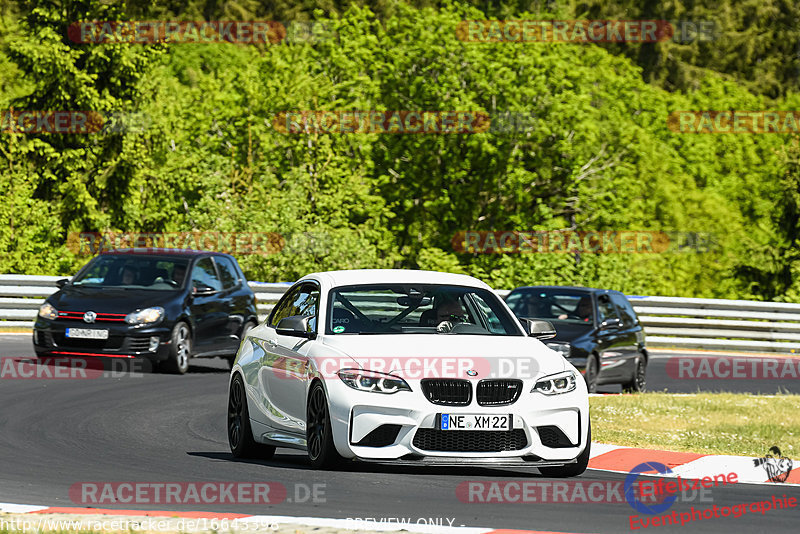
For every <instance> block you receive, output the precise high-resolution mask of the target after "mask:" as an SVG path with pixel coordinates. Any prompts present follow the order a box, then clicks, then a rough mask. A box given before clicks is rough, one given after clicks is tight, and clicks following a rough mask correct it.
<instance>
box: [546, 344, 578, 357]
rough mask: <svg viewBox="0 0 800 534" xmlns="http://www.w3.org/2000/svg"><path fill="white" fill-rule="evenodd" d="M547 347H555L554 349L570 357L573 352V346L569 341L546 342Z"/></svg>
mask: <svg viewBox="0 0 800 534" xmlns="http://www.w3.org/2000/svg"><path fill="white" fill-rule="evenodd" d="M545 345H547V348H550V349H553V350H554V351H556V352H558V353H560V354H561V355H562V356H563V357H565V358H569V357H570V354H571V353H572V347H571V346H570V344H569V343H555V342H554V343H545Z"/></svg>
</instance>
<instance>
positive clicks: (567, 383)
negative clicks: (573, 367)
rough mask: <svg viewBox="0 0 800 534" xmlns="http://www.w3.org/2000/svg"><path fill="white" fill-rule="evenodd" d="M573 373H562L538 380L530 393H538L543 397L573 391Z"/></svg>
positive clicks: (574, 383)
mask: <svg viewBox="0 0 800 534" xmlns="http://www.w3.org/2000/svg"><path fill="white" fill-rule="evenodd" d="M575 380H576V377H575V371H564V372H563V373H556V374H554V375H550V376H546V377H544V378H540V379H539V380H537V381H536V384H535V385H534V386H533V389H532V390H531V393H533V392H534V391H538V392H539V393H544V394H545V395H558V394H559V393H569V392H570V391H572V390H573V389H575V385H576V382H575Z"/></svg>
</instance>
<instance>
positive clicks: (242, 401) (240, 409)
mask: <svg viewBox="0 0 800 534" xmlns="http://www.w3.org/2000/svg"><path fill="white" fill-rule="evenodd" d="M228 445H229V446H230V448H231V453H232V454H233V456H234V457H235V458H261V459H264V460H269V459H270V458H272V456H274V454H275V447H273V446H271V445H264V444H262V443H257V442H256V440H255V439H254V438H253V429H252V428H250V412H249V411H248V410H247V394H246V393H245V389H244V381H243V380H242V375H240V374H239V373H236V375H235V376H234V377H233V380H231V386H230V389H229V391H228Z"/></svg>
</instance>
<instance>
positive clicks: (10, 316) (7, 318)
mask: <svg viewBox="0 0 800 534" xmlns="http://www.w3.org/2000/svg"><path fill="white" fill-rule="evenodd" d="M62 278H63V277H60V276H29V275H9V274H3V275H0V329H2V328H9V327H11V328H32V327H33V322H34V320H35V318H36V313H37V310H38V308H39V306H41V305H42V303H43V302H44V300H45V298H46V297H48V296H49V295H51V294H52V293H54V292H55V291H56V289H57V287H56V285H55V283H56V281H57V280H60V279H62ZM249 285H250V287H251V288H252V290H253V292H254V293H255V294H256V299H257V301H258V302H257V307H258V314H259V318H260V319H261V320H264V319H265V318H266V316H267V315H268V314H269V312H270V310H272V308H273V307H274V306H275V303H276V302H277V301H278V299H280V297H281V296H282V295H283V294H284V292H286V290H287V289H288V288H289V286H290V285H291V284H290V283H288V282H287V283H265V282H249ZM496 293H497V294H498V295H500V296H501V297H505V296H506V295H507V294H508V293H509V290H497V291H496ZM628 298H629V300H630V301H631V303H632V304H633V307H634V309H635V310H636V313H637V314H638V315H639V320H640V321H641V322H642V325H643V326H644V329H645V334H646V336H647V345H648V346H650V347H654V348H655V347H680V348H699V349H721V350H743V351H765V352H785V353H792V352H798V353H800V304H791V303H784V302H756V301H749V300H721V299H696V298H680V297H633V296H632V297H628Z"/></svg>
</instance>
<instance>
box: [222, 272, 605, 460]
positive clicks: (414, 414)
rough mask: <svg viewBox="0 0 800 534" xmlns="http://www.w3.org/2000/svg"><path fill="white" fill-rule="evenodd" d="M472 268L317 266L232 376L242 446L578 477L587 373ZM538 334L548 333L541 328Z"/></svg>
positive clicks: (584, 456)
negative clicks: (520, 469) (474, 274)
mask: <svg viewBox="0 0 800 534" xmlns="http://www.w3.org/2000/svg"><path fill="white" fill-rule="evenodd" d="M554 335H555V331H554V330H553V327H552V325H550V323H548V322H544V321H529V320H524V321H523V322H522V323H521V322H520V321H519V320H518V319H517V318H516V317H515V316H514V314H513V313H511V311H510V310H509V308H508V307H507V306H506V304H505V303H504V302H503V300H502V299H500V298H499V297H498V296H497V295H496V294H495V293H494V292H493V291H492V290H491V288H490V287H489V286H487V285H486V284H484V283H483V282H481V281H479V280H477V279H475V278H472V277H469V276H464V275H456V274H446V273H438V272H426V271H406V270H353V271H332V272H323V273H315V274H310V275H308V276H306V277H304V278H302V279H301V280H300V281H299V282H297V283H296V284H294V285H293V286H292V287H291V289H289V291H287V292H286V294H285V295H284V296H283V297H282V298H281V300H280V301H279V302H278V303H277V304H276V306H275V308H274V309H273V310H272V313H271V314H270V316H269V318H268V319H267V321H266V322H264V323H263V324H261V325H259V326H258V327H256V328H253V329H251V330H250V331H249V332H248V333H247V335H246V337H245V339H243V340H242V344H241V346H240V348H239V352H238V354H237V356H236V361H235V363H234V365H233V369H232V371H231V376H230V385H229V395H228V425H227V426H228V440H229V443H230V447H231V451H232V452H233V455H234V456H236V457H261V458H269V457H271V456H272V455H273V454H274V453H275V448H276V447H290V448H295V449H301V450H305V451H307V454H308V458H309V460H310V461H311V464H312V466H314V467H315V468H323V467H331V466H333V465H335V464H337V463H340V462H342V461H343V460H346V459H357V460H362V461H375V462H400V463H404V464H415V465H483V466H504V467H506V466H523V467H536V468H538V469H539V470H540V471H541V472H542V473H543V474H544V475H546V476H576V475H579V474H581V473H583V472H584V471H585V470H586V466H587V464H588V462H589V451H590V444H591V435H592V433H591V427H590V424H589V401H588V395H587V392H586V385H585V383H584V381H583V380H581V379H580V374H579V373H578V372H577V371H576V369H575V368H574V367H573V366H572V365H570V364H569V363H568V362H567V361H566V360H565V359H564V358H563V357H562V356H561V354H560V353H558V352H555V351H553V350H550V349H549V348H547V347H546V346H545V345H544V344H543V343H542V342H541V341H540V339H547V338H549V337H553V336H554ZM537 338H538V339H537Z"/></svg>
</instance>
